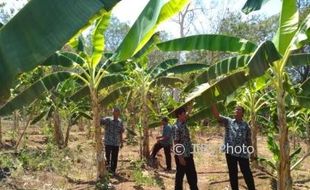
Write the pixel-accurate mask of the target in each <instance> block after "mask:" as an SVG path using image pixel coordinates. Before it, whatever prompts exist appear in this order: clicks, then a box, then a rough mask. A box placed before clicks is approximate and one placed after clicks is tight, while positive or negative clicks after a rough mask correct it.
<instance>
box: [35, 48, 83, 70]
mask: <svg viewBox="0 0 310 190" xmlns="http://www.w3.org/2000/svg"><path fill="white" fill-rule="evenodd" d="M74 63H77V64H79V65H83V64H84V59H83V58H82V57H80V56H79V55H78V54H75V53H71V52H59V51H57V52H56V53H55V54H53V55H52V56H50V57H49V58H48V59H47V60H46V61H44V62H43V63H42V64H41V65H44V66H51V65H60V66H63V67H71V66H73V64H74Z"/></svg>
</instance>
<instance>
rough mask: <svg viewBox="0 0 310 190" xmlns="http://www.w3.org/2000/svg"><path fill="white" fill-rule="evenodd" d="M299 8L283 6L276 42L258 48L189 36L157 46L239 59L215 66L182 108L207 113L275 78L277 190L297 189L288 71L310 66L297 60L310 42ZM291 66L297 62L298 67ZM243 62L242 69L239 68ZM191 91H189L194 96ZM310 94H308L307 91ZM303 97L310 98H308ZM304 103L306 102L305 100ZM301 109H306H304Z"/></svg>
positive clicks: (250, 4) (251, 6)
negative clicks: (249, 87)
mask: <svg viewBox="0 0 310 190" xmlns="http://www.w3.org/2000/svg"><path fill="white" fill-rule="evenodd" d="M265 2H266V1H263V0H262V1H252V0H249V1H247V3H246V5H245V7H244V8H243V10H244V11H251V10H257V9H259V8H260V6H261V5H262V4H263V3H265ZM296 5H297V2H296V1H295V0H283V1H282V9H281V14H280V22H279V23H280V24H279V29H278V31H277V33H276V35H275V37H274V40H273V41H266V42H263V43H262V44H260V45H259V46H257V45H256V44H254V43H252V42H249V41H247V40H245V39H240V38H235V37H229V36H223V35H197V36H189V37H185V38H180V39H174V40H170V41H166V42H162V43H160V44H158V48H159V49H161V50H162V51H184V50H186V51H191V50H201V49H203V50H209V51H224V52H231V53H234V54H237V56H236V55H233V57H231V58H228V60H223V61H220V62H218V63H216V64H215V65H214V66H213V67H215V68H216V69H212V67H210V68H209V69H208V70H207V71H205V73H203V74H201V75H200V76H198V77H197V78H196V80H195V81H194V82H193V84H192V85H191V87H197V86H198V88H197V89H196V90H194V91H192V93H191V94H190V95H189V97H188V99H187V101H186V102H185V103H184V104H183V105H182V106H186V105H189V104H190V103H193V102H194V104H195V105H202V106H203V107H208V106H210V104H212V102H216V101H219V100H223V99H225V98H226V97H227V96H228V95H230V94H231V93H233V92H234V91H235V90H236V89H238V88H240V87H241V86H243V85H244V84H245V83H247V82H248V81H251V80H253V79H255V78H257V77H260V76H262V75H263V74H264V73H269V74H270V75H269V76H270V78H269V80H270V81H271V85H272V87H273V89H274V90H275V91H276V102H277V114H278V127H279V131H280V132H279V133H280V137H279V146H280V148H279V149H280V157H279V158H280V159H279V160H280V161H279V167H278V170H277V172H278V179H279V180H278V188H279V189H281V190H282V189H283V190H290V189H292V179H291V175H290V162H289V156H290V154H289V153H290V150H289V141H288V126H287V121H286V113H285V98H286V96H287V91H286V89H285V84H289V83H288V80H289V79H288V75H287V73H286V68H287V67H289V66H290V65H289V64H288V63H292V64H297V65H303V64H309V62H308V61H304V60H305V57H306V56H307V54H304V55H296V54H294V51H296V50H298V49H300V48H302V47H303V46H304V45H305V44H307V43H308V42H309V35H310V33H309V31H310V15H308V16H307V17H306V19H305V20H303V21H301V22H299V20H298V19H299V18H298V10H297V8H296ZM297 57H298V58H297ZM295 58H296V59H295ZM291 60H294V62H292V61H291ZM240 62H241V64H239V63H240ZM214 73H215V76H214ZM191 87H188V88H186V89H187V90H189V89H191ZM305 90H306V91H308V90H307V89H305ZM301 94H305V92H302V93H301ZM302 97H303V98H306V97H305V96H303V95H302ZM306 99H308V98H306ZM300 105H301V106H302V104H300ZM200 110H203V109H200ZM207 114H208V113H207V112H206V115H207Z"/></svg>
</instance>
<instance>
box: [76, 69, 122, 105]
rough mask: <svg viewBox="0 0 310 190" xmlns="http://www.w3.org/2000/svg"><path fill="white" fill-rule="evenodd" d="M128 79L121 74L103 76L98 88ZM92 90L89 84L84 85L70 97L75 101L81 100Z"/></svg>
mask: <svg viewBox="0 0 310 190" xmlns="http://www.w3.org/2000/svg"><path fill="white" fill-rule="evenodd" d="M124 80H126V78H125V77H124V76H123V75H121V74H112V75H107V76H104V77H103V78H102V80H101V81H100V84H99V86H98V90H100V89H103V88H106V87H109V86H111V85H113V84H116V83H119V82H122V81H124ZM89 95H90V91H89V87H88V86H87V85H85V86H83V87H82V88H81V89H80V90H78V91H77V92H76V93H74V94H73V95H72V96H71V97H70V99H71V100H73V101H79V100H80V99H82V98H85V97H89Z"/></svg>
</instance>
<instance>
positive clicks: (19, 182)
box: [0, 126, 310, 190]
mask: <svg viewBox="0 0 310 190" xmlns="http://www.w3.org/2000/svg"><path fill="white" fill-rule="evenodd" d="M8 130H9V129H8V128H5V127H4V134H6V132H7V131H8ZM158 133H159V132H158V129H157V130H154V131H152V134H153V136H152V138H151V145H153V144H154V143H155V136H156V135H157V134H158ZM222 134H223V131H222V130H221V129H215V128H211V129H210V130H206V131H205V132H204V133H200V132H199V133H196V134H195V135H194V136H193V137H192V138H193V141H194V143H197V144H205V145H206V147H207V149H206V151H203V152H199V153H196V154H195V156H194V160H195V164H196V170H197V172H198V186H199V189H201V190H225V189H227V190H228V189H229V179H228V173H227V167H226V161H225V157H224V154H223V153H222V152H221V151H220V150H219V149H220V147H221V144H222V141H223V135H222ZM27 138H28V139H27V140H24V141H23V143H22V145H21V147H23V146H25V143H27V147H28V148H29V147H31V148H33V149H39V150H42V151H43V150H44V146H45V144H46V137H45V136H44V135H42V134H41V132H40V129H39V128H35V127H31V128H29V130H28V131H27ZM9 139H10V137H8V136H4V141H5V142H6V144H7V146H6V149H4V148H2V150H1V152H2V153H3V152H5V151H10V146H9V145H10V141H9ZM93 142H94V140H93V139H88V138H87V132H86V131H85V132H79V131H78V127H77V126H75V127H73V128H72V132H71V136H70V139H69V150H70V152H72V154H73V156H72V157H73V158H70V162H71V167H70V169H68V170H66V171H62V172H61V173H59V172H53V171H48V170H44V169H43V170H41V171H31V170H30V171H29V170H23V169H20V168H19V169H16V170H13V171H12V173H11V175H10V176H8V177H6V178H3V179H1V181H0V189H40V190H44V189H46V190H49V189H51V190H52V189H55V190H56V189H57V190H60V189H72V190H84V189H95V184H96V182H95V181H94V180H95V178H96V167H95V154H94V143H93ZM258 151H259V156H264V157H269V158H270V157H271V154H270V152H269V151H268V149H267V145H266V138H265V137H263V136H259V137H258ZM157 158H158V160H159V168H157V169H154V168H151V167H149V166H145V167H144V168H143V169H142V171H143V174H144V175H146V176H149V177H150V178H153V179H155V180H156V181H157V182H159V184H161V185H156V184H155V185H148V186H147V185H143V184H142V185H138V184H137V182H136V181H135V178H134V176H133V169H132V164H131V163H132V162H134V161H135V160H138V159H139V146H138V145H135V146H133V145H126V143H125V146H124V147H123V148H122V149H121V151H120V154H119V163H118V169H117V175H116V176H115V177H112V178H111V179H110V182H111V189H116V190H160V189H164V190H172V189H174V177H175V164H174V160H173V171H172V172H165V171H164V167H165V158H164V154H163V150H161V151H160V153H159V154H158V156H157ZM64 159H68V158H64ZM64 170H65V169H64ZM252 171H253V175H254V178H255V184H256V188H257V190H270V189H271V187H270V181H271V177H270V175H269V174H267V173H266V172H264V171H262V170H259V169H254V170H252ZM292 176H293V179H294V189H298V190H307V189H310V158H307V159H306V160H305V161H304V162H303V163H302V165H301V166H300V167H299V168H298V169H297V170H295V171H293V172H292ZM239 185H240V190H245V189H246V186H245V182H244V180H243V177H242V174H241V172H239ZM184 189H186V190H187V189H189V187H188V185H187V182H186V177H185V178H184Z"/></svg>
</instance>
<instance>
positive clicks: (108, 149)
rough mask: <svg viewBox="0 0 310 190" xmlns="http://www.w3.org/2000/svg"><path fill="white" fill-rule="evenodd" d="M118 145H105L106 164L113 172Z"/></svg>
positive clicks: (115, 165)
mask: <svg viewBox="0 0 310 190" xmlns="http://www.w3.org/2000/svg"><path fill="white" fill-rule="evenodd" d="M118 151H119V146H111V145H105V155H106V166H107V167H108V168H109V170H110V172H113V173H115V170H116V167H117V160H118Z"/></svg>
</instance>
